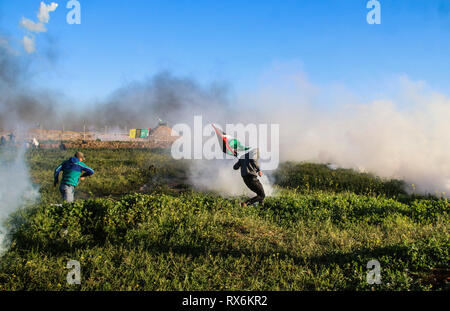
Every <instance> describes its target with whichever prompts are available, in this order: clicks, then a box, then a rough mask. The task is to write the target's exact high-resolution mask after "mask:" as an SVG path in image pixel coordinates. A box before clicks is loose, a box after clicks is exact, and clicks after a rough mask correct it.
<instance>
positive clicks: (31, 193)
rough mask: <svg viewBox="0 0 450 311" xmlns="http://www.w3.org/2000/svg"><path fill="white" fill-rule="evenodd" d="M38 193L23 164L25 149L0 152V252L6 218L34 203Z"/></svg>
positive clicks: (3, 245)
mask: <svg viewBox="0 0 450 311" xmlns="http://www.w3.org/2000/svg"><path fill="white" fill-rule="evenodd" d="M38 197H39V193H38V191H37V189H36V188H35V187H33V185H32V183H31V181H30V176H29V174H28V167H27V165H26V162H25V148H24V147H21V148H19V149H18V150H15V149H12V147H11V148H9V147H8V148H6V147H2V150H0V251H2V250H4V247H5V246H6V245H5V244H6V240H5V237H6V233H7V229H6V227H5V226H4V223H5V221H6V220H7V218H8V216H9V215H10V214H11V213H13V212H15V211H18V210H19V209H21V208H23V207H25V206H26V205H27V204H31V203H33V202H35V201H36V200H37V199H38Z"/></svg>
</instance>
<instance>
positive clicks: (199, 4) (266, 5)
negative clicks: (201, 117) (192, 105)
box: [0, 0, 450, 104]
mask: <svg viewBox="0 0 450 311" xmlns="http://www.w3.org/2000/svg"><path fill="white" fill-rule="evenodd" d="M79 1H80V3H81V6H82V10H81V12H82V20H81V21H82V23H81V25H68V24H67V23H66V14H67V13H68V12H69V10H68V9H66V3H67V0H54V2H57V3H58V4H59V7H58V8H57V10H56V11H55V12H52V13H51V14H50V22H49V24H48V25H46V26H47V28H48V32H47V33H45V34H39V35H38V36H36V38H37V40H36V48H37V52H36V53H34V54H31V55H27V53H25V51H24V49H23V47H22V46H21V43H20V40H21V39H22V37H23V36H24V35H25V34H26V32H25V30H24V29H23V28H21V27H20V26H19V22H20V20H21V18H22V17H26V18H30V19H36V13H37V11H38V9H39V4H40V0H14V1H5V0H2V1H1V2H0V31H1V34H3V35H7V36H8V38H9V41H10V44H11V45H12V46H13V47H14V48H15V49H16V50H18V51H19V52H20V55H19V56H18V57H20V58H23V59H24V61H29V62H31V63H32V64H33V65H32V77H33V78H32V79H33V82H34V83H36V84H37V85H45V86H47V87H49V88H52V89H56V90H60V91H61V92H62V93H64V94H66V95H67V96H68V97H69V98H70V99H71V100H72V101H73V102H75V103H78V102H79V103H80V104H86V103H91V102H92V101H95V100H97V99H98V100H101V99H103V98H105V97H106V96H108V94H110V93H111V92H112V91H114V90H115V89H117V88H118V87H120V86H121V85H123V84H124V83H127V82H131V81H135V80H143V79H145V78H146V77H151V76H152V75H154V74H155V73H158V72H159V71H161V70H169V71H172V72H173V73H174V74H176V75H180V76H187V77H192V78H195V79H197V80H198V81H200V82H201V83H203V84H208V83H210V82H215V81H218V82H223V83H226V84H228V85H229V86H230V88H231V90H232V91H233V92H236V93H238V92H241V91H246V90H249V89H252V88H254V87H256V85H257V84H258V83H259V80H260V79H261V76H263V75H264V73H266V72H267V71H268V70H270V68H271V67H273V66H274V64H277V63H282V64H283V63H284V64H286V63H287V64H297V65H298V64H299V65H298V66H299V67H301V70H303V71H304V72H305V73H306V74H307V76H308V79H309V80H310V81H312V83H315V84H318V85H327V84H333V83H338V84H343V85H346V87H348V88H350V89H352V90H354V91H355V92H356V93H358V92H359V93H363V92H367V90H370V89H371V88H373V87H374V86H376V85H379V84H380V83H385V81H388V80H389V78H390V77H392V76H395V75H402V74H405V75H407V76H408V77H410V78H411V79H412V80H423V81H426V82H427V83H428V84H429V85H431V86H432V87H433V88H434V89H436V90H438V91H442V92H445V93H447V94H449V93H450V75H449V72H450V57H449V55H450V1H445V0H444V1H434V0H408V1H407V0H389V1H388V0H380V2H381V14H382V17H381V25H369V24H367V22H366V15H367V12H368V11H369V10H368V9H367V8H366V3H367V1H366V0H329V1H327V0H295V1H294V0H283V1H266V0H259V1H250V0H226V1H223V0H209V1H205V0H195V1H187V0H184V1H181V0H171V1H168V0H159V1H153V0H127V1H125V0H123V1H120V0H108V1H104V0H79ZM45 2H46V3H50V1H45ZM47 55H52V61H49V60H48V58H47V57H46V56H47Z"/></svg>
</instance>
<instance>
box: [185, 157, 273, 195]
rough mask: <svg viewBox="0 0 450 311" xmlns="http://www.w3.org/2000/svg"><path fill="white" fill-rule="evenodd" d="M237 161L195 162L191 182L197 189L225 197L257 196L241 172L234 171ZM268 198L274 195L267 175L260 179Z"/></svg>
mask: <svg viewBox="0 0 450 311" xmlns="http://www.w3.org/2000/svg"><path fill="white" fill-rule="evenodd" d="M236 162H237V160H209V161H208V160H195V161H193V162H192V163H191V165H190V167H189V180H190V182H191V184H193V185H194V186H195V187H196V188H197V189H199V190H204V191H214V192H218V193H219V194H221V195H224V196H238V195H245V196H250V197H252V196H255V194H254V193H253V192H252V191H251V190H250V189H248V188H247V186H246V185H245V183H244V181H243V180H242V177H241V173H240V170H234V169H233V165H234V163H236ZM260 181H261V184H262V185H263V187H264V192H265V194H266V196H271V195H273V194H274V190H273V186H272V183H271V182H270V181H269V178H268V177H267V176H266V175H263V176H262V177H261V178H260Z"/></svg>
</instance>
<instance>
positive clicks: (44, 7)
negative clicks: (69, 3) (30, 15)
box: [37, 2, 58, 23]
mask: <svg viewBox="0 0 450 311" xmlns="http://www.w3.org/2000/svg"><path fill="white" fill-rule="evenodd" d="M57 7H58V4H57V3H55V2H52V3H51V4H45V3H44V2H41V7H40V8H39V13H38V15H37V17H38V19H39V21H40V22H41V23H48V21H49V20H50V12H53V11H55V10H56V8H57Z"/></svg>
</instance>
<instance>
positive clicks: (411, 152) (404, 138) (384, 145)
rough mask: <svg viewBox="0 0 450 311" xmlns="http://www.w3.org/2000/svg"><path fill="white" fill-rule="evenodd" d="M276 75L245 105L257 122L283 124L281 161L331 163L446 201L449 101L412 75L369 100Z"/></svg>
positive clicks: (449, 177) (297, 77)
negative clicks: (395, 181) (402, 183)
mask: <svg viewBox="0 0 450 311" xmlns="http://www.w3.org/2000/svg"><path fill="white" fill-rule="evenodd" d="M277 74H278V76H277ZM274 76H275V78H274V77H273V76H272V78H271V79H270V80H269V81H268V82H267V83H266V84H263V85H262V86H261V88H260V89H257V90H256V91H254V92H252V93H248V94H246V95H245V96H243V97H241V100H240V102H241V103H242V102H245V103H247V104H248V103H251V105H253V107H255V109H254V111H255V113H254V114H253V115H254V116H253V119H254V120H258V122H271V123H279V124H280V158H281V160H282V161H286V160H292V161H312V162H320V163H334V164H336V165H338V166H341V167H346V168H354V169H357V170H364V171H368V172H372V173H375V174H377V175H379V176H381V177H386V178H398V179H403V180H405V181H406V182H407V183H409V184H414V185H415V188H416V189H417V190H418V191H420V192H423V193H432V194H434V193H436V192H437V193H446V194H447V195H449V193H450V184H449V181H450V144H449V142H450V122H449V120H450V98H449V97H448V96H447V95H445V94H442V93H439V92H436V91H434V90H433V89H431V88H430V87H429V86H428V85H427V84H426V83H424V82H414V81H412V80H411V79H409V78H408V77H407V76H401V77H398V78H396V79H394V81H391V82H392V84H393V86H391V89H392V90H389V89H387V90H386V91H385V92H384V94H383V95H382V96H377V97H374V98H373V99H372V100H361V99H359V98H358V96H356V95H354V94H352V92H350V91H348V90H342V88H340V89H339V90H338V91H336V88H334V87H322V88H321V87H318V86H314V85H313V84H311V83H310V82H308V80H307V79H306V78H305V74H304V73H303V72H298V73H295V72H294V73H293V72H289V74H279V73H277V72H275V73H274ZM274 107H277V108H276V109H274Z"/></svg>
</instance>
